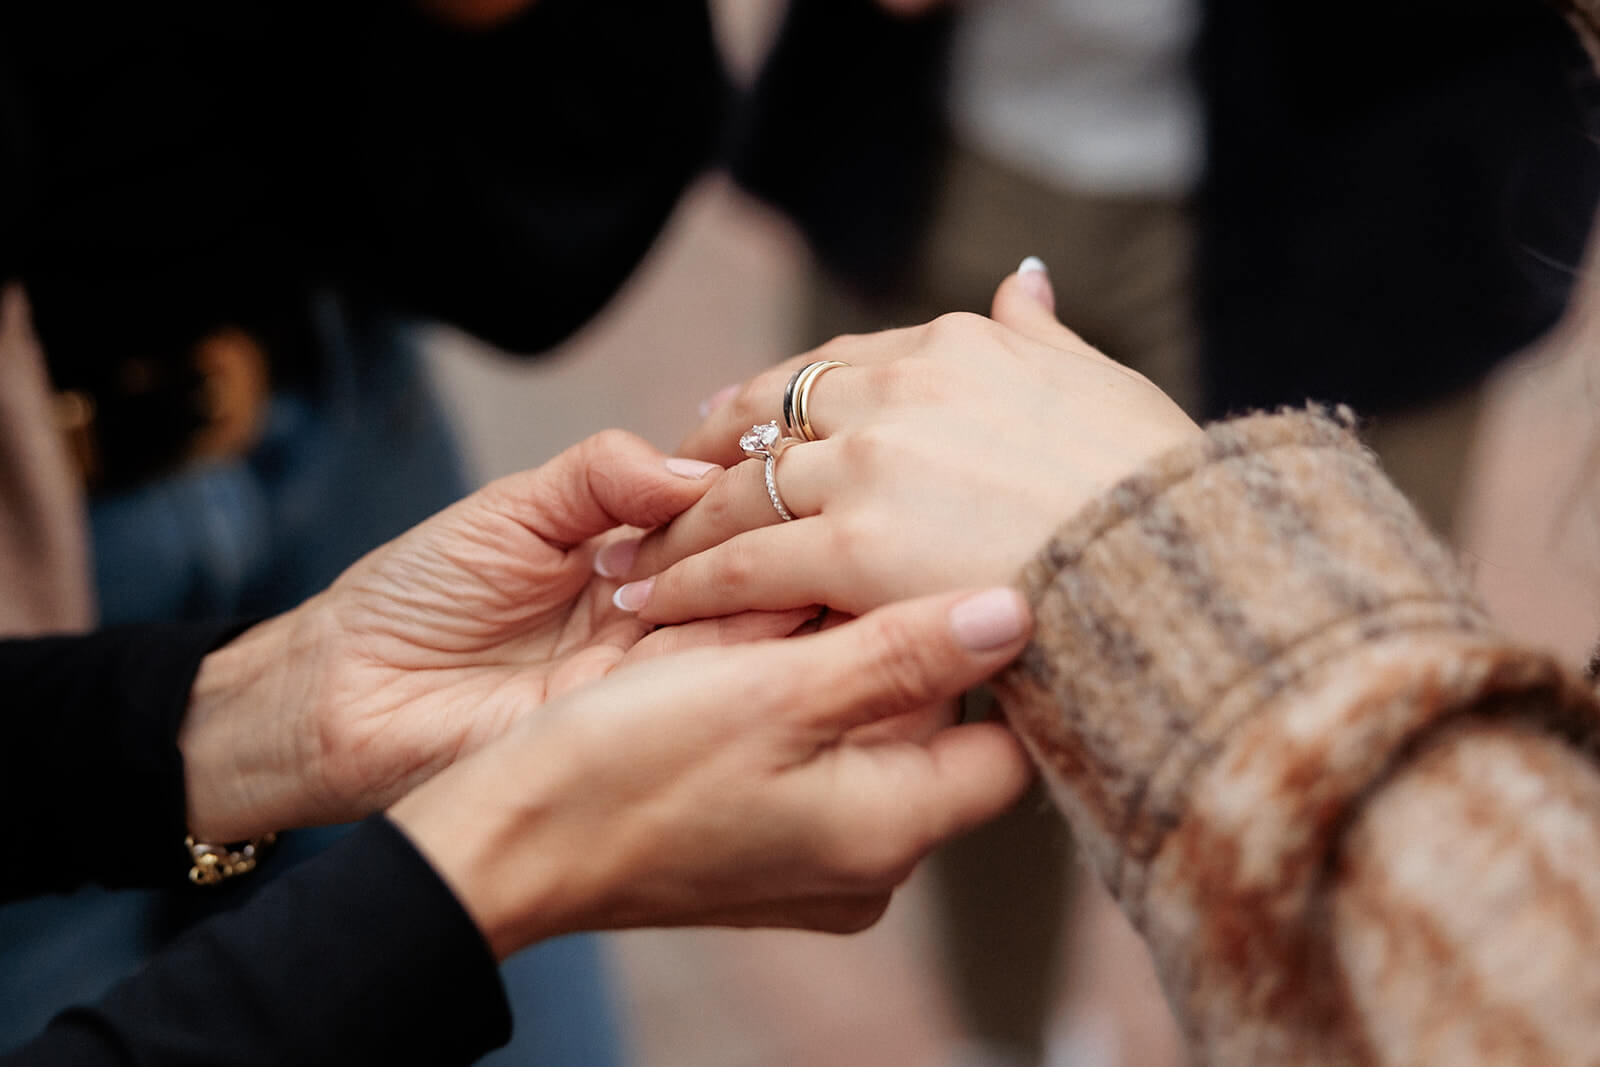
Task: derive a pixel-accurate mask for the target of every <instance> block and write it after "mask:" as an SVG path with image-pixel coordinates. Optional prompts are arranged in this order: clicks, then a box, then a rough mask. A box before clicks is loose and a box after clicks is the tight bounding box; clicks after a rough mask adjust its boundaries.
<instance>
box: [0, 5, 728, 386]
mask: <svg viewBox="0 0 1600 1067" xmlns="http://www.w3.org/2000/svg"><path fill="white" fill-rule="evenodd" d="M724 97H725V81H724V78H723V75H722V71H721V67H720V65H719V62H718V60H717V59H716V56H715V53H714V49H713V43H712V37H711V28H710V23H709V17H708V14H707V11H706V8H705V5H704V3H703V0H651V2H643V0H638V2H617V3H595V2H593V0H540V2H538V3H536V4H534V5H533V7H532V8H531V9H530V10H529V11H528V12H527V13H525V14H524V15H522V16H520V17H518V18H516V19H514V20H513V21H511V22H510V23H508V24H505V25H503V26H500V27H497V28H495V29H493V30H490V31H486V32H478V33H468V32H458V31H454V30H451V29H447V28H445V27H443V26H441V25H438V24H436V23H433V22H431V21H430V20H428V19H426V18H425V17H423V16H421V15H419V14H415V13H413V12H412V11H411V10H410V5H406V4H400V3H373V2H362V0H343V2H337V3H310V2H308V0H276V2H272V3H267V2H256V0H244V2H242V3H234V4H227V5H222V6H220V7H219V6H217V5H213V4H202V3H195V2H184V3H177V4H157V5H121V4H93V5H90V6H88V7H84V6H82V5H58V4H47V3H39V2H34V3H29V4H8V5H5V7H4V8H3V10H0V163H4V164H5V166H6V174H5V175H4V176H0V181H4V182H5V189H4V197H3V199H0V204H3V206H0V211H5V212H9V214H8V216H7V217H6V218H5V219H4V220H3V221H0V277H20V278H21V279H22V281H23V282H24V283H25V284H26V286H27V289H28V292H29V296H30V298H31V299H32V302H33V306H34V312H35V317H36V322H37V327H38V331H39V334H40V336H41V339H42V341H43V343H44V348H45V351H46V355H47V358H48V359H49V362H50V366H51V371H52V374H53V375H54V376H55V378H56V380H57V384H58V385H59V386H62V387H78V386H91V385H93V384H95V380H96V379H97V378H99V377H101V376H103V375H105V374H107V373H109V371H108V368H110V367H112V366H113V365H114V362H115V360H114V357H122V356H126V355H128V354H129V353H130V352H136V351H137V352H149V353H150V354H152V356H153V357H155V358H168V357H169V356H170V357H171V358H178V357H176V356H172V353H175V352H182V351H183V350H185V349H186V348H187V347H188V346H189V345H191V344H192V343H193V342H194V341H195V339H197V338H198V337H199V336H201V335H203V334H204V333H206V332H207V331H209V330H211V329H214V328H216V327H217V326H218V325H219V324H224V323H238V324H243V325H245V326H247V327H249V328H251V329H252V330H253V331H255V332H257V333H258V334H260V335H261V336H263V337H264V338H265V339H267V340H268V341H269V342H273V343H275V345H276V347H277V348H278V349H279V350H280V351H278V352H277V353H276V355H277V357H278V358H277V359H275V363H276V364H277V365H276V366H275V371H277V372H279V373H286V374H289V375H291V376H292V374H293V372H294V371H295V369H296V368H294V367H293V366H292V364H293V362H294V361H295V360H296V359H305V358H314V355H312V356H309V357H308V356H307V355H306V354H305V353H304V352H303V351H301V350H300V348H299V345H298V344H297V342H298V341H299V340H301V338H299V337H298V336H297V334H296V328H297V325H298V324H297V321H296V320H297V317H299V316H301V315H303V306H304V297H305V294H306V293H307V292H308V291H309V290H312V289H315V288H317V287H321V286H327V285H332V286H334V287H336V288H338V289H339V290H340V291H341V294H342V295H344V296H346V297H348V298H349V299H351V300H354V301H356V302H357V303H365V304H368V305H371V306H375V307H379V308H381V309H383V310H385V311H390V312H395V313H400V314H406V315H415V316H421V317H426V318H432V319H438V320H442V321H445V322H449V323H452V324H454V325H456V326H459V327H461V328H463V329H465V330H467V331H469V332H471V333H474V334H476V335H478V336H479V337H482V338H484V339H485V340H488V341H490V342H492V343H494V344H496V345H498V346H500V347H502V348H505V349H509V350H513V351H518V352H537V351H540V350H542V349H546V348H548V347H550V346H551V345H553V344H554V343H556V342H557V341H559V340H561V339H562V338H564V337H565V336H567V335H568V334H569V333H571V332H572V331H573V330H574V329H575V328H576V327H577V326H578V325H580V324H581V323H582V322H584V321H585V320H586V319H587V318H588V317H589V316H591V315H592V314H593V313H594V312H595V311H596V310H597V309H598V308H599V307H600V306H601V305H602V304H603V303H604V302H605V301H606V300H607V299H608V298H609V297H610V296H611V294H612V293H613V292H614V291H615V290H616V289H617V287H618V286H619V285H620V284H621V282H622V281H623V279H624V278H626V276H627V275H628V274H629V272H630V271H631V270H632V269H633V267H634V266H635V265H636V264H637V263H638V261H639V260H640V258H641V257H642V256H643V254H644V252H645V250H646V249H647V248H648V246H649V245H650V243H651V241H652V240H653V239H654V237H655V236H656V234H657V232H658V231H659V229H660V228H661V226H662V224H663V222H664V221H665V219H666V217H667V215H668V213H669V212H670V211H671V209H672V207H673V205H674V204H675V203H676V201H677V198H678V196H679V193H680V192H681V191H682V189H683V187H684V185H685V184H686V183H687V182H688V180H689V179H690V178H691V177H692V176H693V175H694V174H695V173H696V172H697V171H698V170H699V169H700V168H701V167H702V166H703V165H704V164H705V163H706V161H707V160H708V158H709V156H710V155H711V152H712V147H713V145H714V142H715V138H716V135H717V132H718V130H719V128H720V122H721V119H722V109H723V104H724Z"/></svg>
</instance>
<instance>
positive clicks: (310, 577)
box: [0, 302, 622, 1067]
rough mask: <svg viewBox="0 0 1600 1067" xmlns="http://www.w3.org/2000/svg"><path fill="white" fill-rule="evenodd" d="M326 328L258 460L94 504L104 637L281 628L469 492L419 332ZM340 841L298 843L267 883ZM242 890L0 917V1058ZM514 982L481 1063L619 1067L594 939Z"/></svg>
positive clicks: (545, 959) (379, 326)
mask: <svg viewBox="0 0 1600 1067" xmlns="http://www.w3.org/2000/svg"><path fill="white" fill-rule="evenodd" d="M318 313H319V318H318V326H319V334H320V335H321V340H322V341H323V342H324V344H325V345H326V347H327V349H328V350H329V358H328V359H327V363H328V366H327V368H326V370H325V373H324V375H323V380H322V381H320V382H318V383H316V384H315V385H314V386H312V387H311V388H309V389H307V390H305V391H303V392H298V393H288V392H285V393H280V394H279V395H277V396H276V397H275V398H274V399H273V402H272V405H271V408H270V411H269V415H268V420H267V427H266V432H265V434H264V436H263V439H262V441H261V443H260V445H259V446H258V447H257V448H256V449H255V451H254V452H253V453H252V454H250V455H249V456H248V457H245V458H242V459H238V460H235V461H232V462H228V463H221V464H216V465H212V466H207V467H203V468H196V469H193V470H189V471H185V472H182V473H180V474H177V475H174V476H172V477H170V478H166V479H164V480H162V481H159V482H156V483H153V484H150V485H146V486H141V487H139V488H137V489H133V490H130V491H127V492H123V493H118V494H114V495H106V496H102V497H99V498H96V499H95V500H94V501H93V502H92V503H91V507H90V527H91V535H92V540H93V552H94V566H95V578H96V584H97V586H98V591H99V596H100V609H101V621H102V623H104V624H107V625H110V624H115V623H121V622H135V621H150V620H161V619H204V618H215V617H219V616H222V617H226V616H238V615H245V616H249V615H263V614H271V613H275V612H278V611H282V610H284V609H286V608H288V607H292V606H293V605H295V604H297V603H299V602H300V601H301V600H304V599H305V598H306V597H307V596H309V595H311V594H312V593H314V592H316V591H317V590H319V589H321V588H323V587H324V586H326V585H327V584H328V583H329V582H330V581H332V580H333V579H334V578H335V577H337V576H338V574H339V572H340V571H342V570H343V569H344V568H345V567H346V566H348V565H349V564H350V563H351V562H353V561H354V560H355V559H356V558H357V557H359V556H360V555H361V554H362V553H363V552H365V551H367V550H368V549H370V548H372V547H374V546H375V545H378V544H380V543H382V542H383V541H386V540H388V539H389V538H391V537H393V536H395V535H397V534H399V533H400V532H402V531H404V530H405V529H407V528H408V527H410V526H412V525H414V524H415V523H416V522H418V521H420V520H421V519H423V518H425V517H427V516H428V515H430V514H432V513H433V512H435V511H437V510H439V509H440V508H442V507H444V506H445V505H446V504H449V503H450V502H452V501H454V500H455V499H457V498H458V497H460V496H461V495H462V493H463V492H464V491H465V488H466V485H465V480H464V478H463V477H462V474H461V469H460V464H459V461H458V454H457V451H456V447H455V443H454V441H453V439H452V437H451V434H450V432H449V427H448V426H447V425H446V422H445V419H444V417H443V415H442V413H441V412H440V410H439V408H438V406H437V404H436V402H435V400H434V397H433V393H432V391H431V389H430V387H429V385H428V382H427V380H426V377H425V375H424V372H423V369H422V366H421V364H420V362H419V359H418V354H417V353H416V351H415V349H414V345H413V343H412V337H413V334H414V331H412V330H410V329H408V328H406V327H405V326H403V325H402V324H399V323H395V322H393V321H389V320H379V321H376V322H366V323H362V324H352V322H351V321H350V320H349V318H348V317H347V316H345V315H344V314H343V311H342V309H341V308H339V306H338V305H337V304H334V303H331V302H330V303H328V304H327V305H326V306H324V307H321V308H319V309H318ZM339 832H341V831H340V830H339V829H338V828H333V829H329V830H314V831H299V832H296V833H294V834H290V835H287V837H286V838H285V840H284V841H283V843H282V844H280V845H279V846H278V848H277V850H276V854H274V855H273V856H272V857H271V858H270V859H269V861H268V863H267V865H266V868H265V871H266V872H270V870H271V869H272V868H274V867H278V868H281V867H283V866H287V865H288V864H289V863H292V862H294V861H295V860H296V859H299V858H304V857H305V856H307V855H310V854H312V853H314V852H316V851H318V850H320V849H321V848H322V847H325V846H326V844H327V842H328V841H329V840H331V839H332V836H333V835H337V834H338V833H339ZM247 881H248V880H247ZM247 890H248V886H247V885H246V884H243V883H241V885H240V886H239V887H238V890H234V889H232V888H224V890H223V891H222V892H220V893H216V894H204V893H201V892H198V891H196V892H192V893H185V892H176V893H156V892H132V891H124V892H106V891H104V890H99V889H93V888H91V889H85V890H82V891H80V892H78V893H74V894H71V895H68V896H53V897H43V898H39V899H35V900H30V901H25V902H23V903H20V904H15V905H11V906H9V907H5V908H3V909H0V1051H4V1050H6V1049H9V1048H13V1047H15V1046H16V1045H19V1044H21V1043H22V1042H24V1041H26V1040H27V1039H28V1038H29V1037H31V1036H32V1035H33V1034H35V1033H37V1032H38V1031H39V1030H40V1029H41V1028H42V1027H43V1026H44V1025H45V1023H46V1022H48V1021H49V1019H50V1017H51V1016H53V1015H54V1014H55V1013H56V1012H57V1011H59V1010H61V1009H62V1008H64V1007H66V1006H67V1005H69V1004H73V1003H81V1002H84V1001H87V1000H93V999H95V998H97V997H99V996H100V995H101V994H102V993H104V992H105V990H107V989H108V988H109V987H110V986H111V985H112V984H113V983H114V982H115V981H116V980H117V979H119V978H121V977H122V976H124V975H126V974H127V973H129V972H130V971H132V970H134V969H135V968H136V967H137V966H138V965H139V964H140V963H141V962H142V961H143V960H144V959H145V958H146V957H148V956H149V955H150V954H151V953H153V952H155V951H156V950H158V949H159V948H160V947H161V945H162V944H163V943H165V941H166V940H168V939H169V938H170V937H172V936H173V935H174V934H176V933H177V932H178V931H179V930H181V929H182V928H183V927H184V926H186V925H188V924H190V923H192V922H194V921H195V920H196V919H198V918H200V917H203V915H204V914H206V913H208V912H210V911H212V910H216V909H217V908H225V907H229V906H233V905H236V904H237V903H238V902H239V900H240V899H241V897H240V893H241V892H245V891H247ZM502 976H503V977H504V979H505V983H506V987H507V993H508V994H509V996H510V999H511V1005H512V1012H513V1016H514V1019H515V1033H514V1036H513V1038H512V1041H511V1044H510V1045H509V1046H507V1047H506V1048H505V1049H502V1050H500V1051H499V1052H496V1053H494V1054H493V1055H491V1056H490V1057H488V1058H487V1059H486V1060H485V1061H484V1062H485V1063H491V1064H495V1065H498V1067H508V1065H511V1064H560V1065H569V1064H571V1065H595V1067H613V1065H616V1064H619V1063H620V1062H621V1059H622V1055H621V1049H620V1038H619V1035H618V1028H617V1021H616V1018H615V1016H614V1011H613V1007H612V1004H611V999H610V996H609V989H608V983H607V978H606V975H605V968H604V962H603V959H602V956H601V945H600V942H599V940H598V939H597V938H595V937H593V936H575V937H567V938H562V939H560V940H557V941H552V942H548V943H546V944H543V945H539V946H536V947H534V948H532V949H529V950H527V951H525V952H523V953H520V954H518V955H517V956H515V957H513V958H512V959H511V960H509V961H507V962H506V964H505V966H504V967H503V969H502ZM439 1022H440V1025H442V1026H448V1025H449V1020H447V1019H441V1020H440V1021H439Z"/></svg>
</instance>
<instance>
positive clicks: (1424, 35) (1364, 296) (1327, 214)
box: [730, 0, 1600, 415]
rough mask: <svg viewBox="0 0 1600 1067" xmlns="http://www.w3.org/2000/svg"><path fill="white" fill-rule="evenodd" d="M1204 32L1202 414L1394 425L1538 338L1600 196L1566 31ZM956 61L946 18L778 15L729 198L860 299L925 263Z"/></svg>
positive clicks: (1275, 11) (1483, 24)
mask: <svg viewBox="0 0 1600 1067" xmlns="http://www.w3.org/2000/svg"><path fill="white" fill-rule="evenodd" d="M1202 8H1203V13H1204V28H1203V31H1202V42H1201V44H1202V46H1201V48H1200V49H1199V53H1200V54H1199V58H1198V61H1197V65H1196V70H1197V75H1198V82H1199V87H1200V90H1201V92H1202V94H1203V96H1204V98H1205V106H1206V114H1207V122H1208V134H1209V138H1208V159H1207V172H1206V180H1205V188H1204V190H1203V192H1202V195H1201V196H1200V197H1199V199H1198V202H1197V226H1198V229H1199V231H1200V241H1199V249H1200V251H1199V261H1198V263H1197V264H1196V277H1197V280H1198V281H1197V289H1198V292H1197V297H1196V299H1197V302H1198V317H1199V321H1200V324H1201V333H1202V347H1203V353H1204V358H1203V364H1204V366H1203V368H1202V373H1203V375H1204V379H1205V387H1206V393H1207V400H1206V405H1205V406H1206V408H1207V410H1208V413H1209V414H1212V415H1216V414H1221V413H1223V412H1226V411H1229V410H1237V409H1244V408H1252V407H1272V406H1276V405H1278V404H1284V403H1299V402H1301V401H1303V400H1304V399H1305V398H1307V397H1316V398H1318V399H1323V400H1335V401H1347V402H1350V403H1353V404H1355V405H1357V406H1358V407H1359V408H1360V409H1361V410H1363V411H1382V410H1384V409H1389V408H1398V407H1404V406H1409V405H1412V404H1416V403H1419V402H1422V401H1425V400H1427V399H1429V398H1432V397H1437V396H1441V395H1443V394H1445V393H1448V392H1449V391H1451V390H1453V389H1455V388H1456V387H1458V386H1460V385H1464V384H1466V383H1468V382H1471V381H1474V380H1476V379H1477V378H1479V377H1481V376H1482V374H1483V373H1484V372H1485V371H1486V370H1487V369H1488V368H1489V367H1490V366H1491V365H1492V364H1493V363H1494V362H1495V361H1496V360H1498V359H1501V358H1503V357H1504V356H1506V355H1509V354H1510V353H1512V352H1514V351H1515V350H1517V349H1518V348H1520V347H1522V346H1523V345H1526V344H1527V343H1529V342H1530V341H1532V340H1534V339H1535V338H1537V337H1538V336H1539V335H1540V334H1542V333H1543V332H1544V331H1546V330H1547V329H1548V328H1549V327H1550V326H1551V325H1552V324H1553V323H1554V322H1555V320H1556V319H1557V318H1558V317H1559V316H1560V314H1561V312H1562V310H1563V309H1564V307H1565V304H1566V300H1567V296H1568V293H1569V290H1570V288H1571V283H1572V278H1573V274H1574V271H1575V270H1576V267H1577V264H1578V261H1579V257H1580V255H1581V252H1582V248H1583V243H1584V240H1585V237H1586V235H1587V232H1588V227H1589V221H1590V219H1591V217H1592V215H1593V212H1594V207H1595V203H1596V198H1597V194H1600V153H1597V152H1596V150H1595V147H1594V145H1593V141H1592V138H1591V136H1590V134H1589V131H1588V129H1587V127H1586V124H1585V121H1584V119H1585V112H1586V110H1587V97H1588V95H1589V93H1588V92H1587V89H1588V87H1589V86H1590V84H1591V83H1592V82H1593V80H1594V76H1593V74H1592V73H1589V68H1588V65H1587V63H1586V61H1585V60H1584V57H1583V55H1582V52H1581V50H1580V49H1579V47H1578V44H1577V41H1576V39H1575V38H1574V37H1573V35H1572V33H1571V31H1570V30H1569V29H1568V28H1567V27H1566V26H1565V25H1564V24H1563V23H1562V21H1561V20H1560V19H1559V18H1558V17H1556V16H1555V15H1554V14H1552V13H1551V12H1550V11H1549V10H1547V9H1546V8H1544V7H1543V6H1542V5H1540V4H1537V3H1531V2H1529V0H1477V2H1475V3H1471V4H1464V3H1461V2H1459V0H1353V2H1350V3H1344V4H1336V5H1327V4H1322V5H1305V4H1285V3H1282V2H1281V0H1203V3H1202ZM948 40H949V13H948V12H938V13H936V14H935V15H934V16H932V17H931V18H924V19H916V20H897V19H894V18H892V17H890V16H887V15H884V14H882V13H880V12H878V11H877V9H876V7H875V5H874V4H873V3H872V0H794V2H793V4H792V6H791V10H790V13H789V17H788V21H787V23H786V24H785V27H784V31H783V34H782V35H781V36H780V39H779V42H778V44H777V46H776V49H775V51H774V54H773V57H772V60H771V61H770V62H769V64H768V66H767V68H766V69H765V70H764V71H763V73H762V75H761V77H760V79H759V81H758V83H757V85H756V87H755V90H754V92H753V93H752V94H751V95H750V97H749V98H748V99H747V101H746V104H745V106H744V110H743V116H742V120H741V123H740V127H739V129H740V136H739V137H738V138H737V139H736V140H735V142H734V144H733V146H732V149H731V152H730V158H731V159H732V165H733V169H734V173H735V175H736V176H737V177H738V178H739V180H740V181H741V182H742V183H743V184H744V185H745V186H746V187H747V188H749V189H750V190H752V191H753V192H755V193H756V194H757V195H759V196H762V197H764V198H766V199H767V200H769V201H770V202H772V203H773V204H775V205H777V206H778V207H779V208H781V209H783V210H784V211H786V212H787V213H789V214H790V215H791V217H793V218H794V219H795V220H796V221H797V222H798V223H799V225H800V226H801V228H802V229H803V230H804V232H805V233H806V235H807V237H808V238H809V239H810V240H811V242H812V244H813V246H814V247H815V248H816V250H817V252H818V255H819V258H820V259H821V261H822V263H823V265H824V266H825V267H826V268H827V269H828V270H830V271H832V272H833V273H834V274H835V275H836V276H838V277H840V278H842V279H844V280H845V281H846V282H847V283H849V284H850V285H852V286H854V287H855V288H856V289H858V290H860V291H861V292H862V293H863V294H865V295H868V296H871V295H874V291H880V292H881V291H884V290H892V288H893V286H894V285H895V283H896V281H897V278H898V275H899V272H900V271H901V270H902V269H903V267H904V265H905V263H906V262H907V261H908V260H909V258H910V257H912V256H914V255H916V254H917V239H916V235H917V232H918V227H919V225H920V222H921V217H922V216H921V215H920V214H919V212H922V211H925V210H926V208H927V206H928V205H929V204H930V203H931V191H932V189H933V188H934V187H935V185H936V182H937V171H936V166H937V161H938V159H939V156H940V145H941V139H942V137H943V136H945V134H944V132H943V124H942V123H943V112H944V101H943V88H944V78H943V72H944V69H945V58H946V49H947V44H948ZM1028 251H1029V250H1028V249H1018V250H1017V255H1018V257H1019V258H1020V257H1021V256H1022V255H1024V254H1026V253H1027V252H1028ZM996 281H998V279H996Z"/></svg>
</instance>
